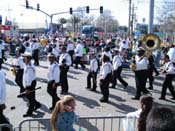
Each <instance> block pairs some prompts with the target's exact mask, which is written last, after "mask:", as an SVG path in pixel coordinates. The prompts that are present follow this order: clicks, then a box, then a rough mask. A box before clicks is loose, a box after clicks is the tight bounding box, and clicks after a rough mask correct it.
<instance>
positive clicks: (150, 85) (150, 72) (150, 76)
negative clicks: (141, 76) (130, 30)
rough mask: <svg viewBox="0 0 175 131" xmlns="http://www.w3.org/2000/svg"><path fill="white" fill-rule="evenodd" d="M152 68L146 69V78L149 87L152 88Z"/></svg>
mask: <svg viewBox="0 0 175 131" xmlns="http://www.w3.org/2000/svg"><path fill="white" fill-rule="evenodd" d="M153 70H154V69H153V68H149V69H148V70H147V78H148V79H149V87H150V88H153V82H154V77H153Z"/></svg>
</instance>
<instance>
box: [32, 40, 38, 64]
mask: <svg viewBox="0 0 175 131" xmlns="http://www.w3.org/2000/svg"><path fill="white" fill-rule="evenodd" d="M31 48H32V55H33V59H34V64H35V66H39V42H38V41H37V40H36V38H35V39H34V40H33V41H32V43H31Z"/></svg>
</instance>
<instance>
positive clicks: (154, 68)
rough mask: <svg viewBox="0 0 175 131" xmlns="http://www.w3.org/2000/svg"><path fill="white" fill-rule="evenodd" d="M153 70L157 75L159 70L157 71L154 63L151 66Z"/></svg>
mask: <svg viewBox="0 0 175 131" xmlns="http://www.w3.org/2000/svg"><path fill="white" fill-rule="evenodd" d="M153 70H154V72H155V73H156V75H159V72H158V71H157V68H156V67H155V65H154V66H153Z"/></svg>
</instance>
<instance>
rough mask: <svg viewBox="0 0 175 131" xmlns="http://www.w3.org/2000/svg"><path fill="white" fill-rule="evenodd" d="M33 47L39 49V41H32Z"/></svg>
mask: <svg viewBox="0 0 175 131" xmlns="http://www.w3.org/2000/svg"><path fill="white" fill-rule="evenodd" d="M31 48H32V50H37V49H39V43H38V42H33V43H31Z"/></svg>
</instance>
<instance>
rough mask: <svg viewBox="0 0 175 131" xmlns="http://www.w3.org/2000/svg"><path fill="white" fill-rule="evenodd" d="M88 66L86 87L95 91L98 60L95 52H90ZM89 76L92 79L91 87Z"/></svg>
mask: <svg viewBox="0 0 175 131" xmlns="http://www.w3.org/2000/svg"><path fill="white" fill-rule="evenodd" d="M90 58H91V60H90V67H89V73H88V75H87V87H86V88H87V89H90V90H91V91H96V88H97V73H98V61H97V58H96V54H95V53H94V52H91V53H90ZM91 78H92V81H93V87H92V88H91Z"/></svg>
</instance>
